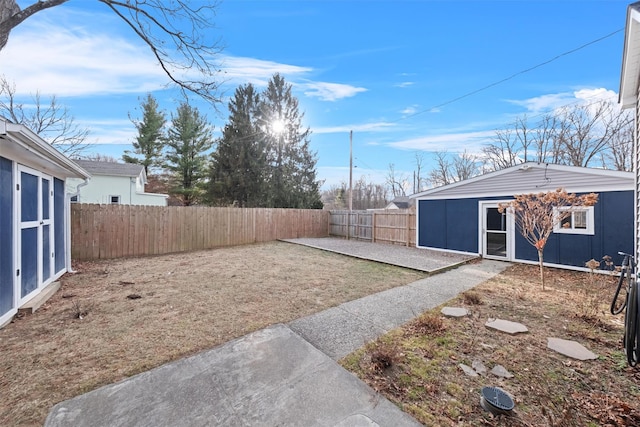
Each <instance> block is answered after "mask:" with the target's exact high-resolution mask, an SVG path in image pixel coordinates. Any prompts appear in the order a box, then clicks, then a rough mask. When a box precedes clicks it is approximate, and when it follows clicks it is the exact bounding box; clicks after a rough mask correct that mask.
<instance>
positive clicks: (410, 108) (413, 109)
mask: <svg viewBox="0 0 640 427" xmlns="http://www.w3.org/2000/svg"><path fill="white" fill-rule="evenodd" d="M417 112H418V106H417V105H410V106H408V107H407V108H405V109H404V110H402V111H400V113H402V114H403V115H405V116H408V115H411V114H415V113H417Z"/></svg>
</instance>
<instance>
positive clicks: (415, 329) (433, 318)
mask: <svg viewBox="0 0 640 427" xmlns="http://www.w3.org/2000/svg"><path fill="white" fill-rule="evenodd" d="M446 329H447V327H446V325H445V323H444V321H443V320H442V316H440V315H438V314H434V313H424V314H423V315H421V316H419V317H417V318H415V319H414V320H413V321H412V322H411V323H410V324H409V330H410V331H412V333H414V334H417V335H434V334H439V333H441V332H443V331H445V330H446Z"/></svg>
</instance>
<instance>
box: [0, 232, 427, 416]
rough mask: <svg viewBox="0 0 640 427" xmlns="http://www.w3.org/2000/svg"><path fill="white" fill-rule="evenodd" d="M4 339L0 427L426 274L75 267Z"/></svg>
mask: <svg viewBox="0 0 640 427" xmlns="http://www.w3.org/2000/svg"><path fill="white" fill-rule="evenodd" d="M74 268H75V269H76V270H77V271H78V273H76V274H68V275H65V276H64V277H63V278H62V279H61V282H62V288H61V290H60V291H59V292H58V293H57V294H56V295H55V296H54V297H53V298H51V299H50V300H49V301H48V302H47V303H46V304H45V305H44V306H43V307H42V308H40V309H39V310H38V311H37V312H36V313H35V314H33V315H31V316H27V317H23V318H18V319H16V320H14V322H13V323H11V324H9V325H7V326H6V327H5V328H3V329H0V348H1V349H2V351H0V395H1V396H2V399H0V425H1V426H15V425H42V424H43V422H44V420H45V418H46V416H47V413H48V412H49V409H50V408H51V407H52V406H53V405H54V404H56V403H57V402H60V401H62V400H65V399H68V398H71V397H73V396H77V395H79V394H82V393H84V392H87V391H90V390H93V389H95V388H97V387H99V386H102V385H104V384H109V383H113V382H115V381H118V380H121V379H123V378H126V377H128V376H131V375H134V374H137V373H139V372H142V371H146V370H148V369H151V368H153V367H156V366H159V365H161V364H163V363H166V362H169V361H172V360H176V359H178V358H181V357H184V356H188V355H191V354H194V353H196V352H199V351H202V350H204V349H208V348H211V347H214V346H216V345H219V344H221V343H224V342H226V341H229V340H231V339H233V338H236V337H240V336H242V335H245V334H247V333H248V332H251V331H254V330H257V329H260V328H263V327H265V326H268V325H271V324H274V323H280V322H288V321H291V320H293V319H296V318H299V317H302V316H306V315H309V314H312V313H315V312H317V311H320V310H323V309H326V308H329V307H331V306H335V305H338V304H340V303H342V302H345V301H349V300H352V299H356V298H359V297H362V296H365V295H369V294H371V293H374V292H379V291H382V290H385V289H389V288H392V287H395V286H399V285H405V284H407V283H410V282H412V281H415V280H418V279H420V278H422V277H424V275H423V274H420V273H417V272H414V271H411V270H406V269H401V268H397V267H392V266H388V265H383V264H378V263H374V262H368V261H362V260H357V259H354V258H349V257H345V256H341V255H336V254H332V253H329V252H325V251H321V250H317V249H311V248H307V247H303V246H298V245H293V244H289V243H281V242H273V243H267V244H258V245H250V246H240V247H233V248H225V249H217V250H210V251H202V252H193V253H187V254H177V255H166V256H158V257H148V258H137V259H125V260H115V261H106V262H95V263H83V264H77V265H75V266H74Z"/></svg>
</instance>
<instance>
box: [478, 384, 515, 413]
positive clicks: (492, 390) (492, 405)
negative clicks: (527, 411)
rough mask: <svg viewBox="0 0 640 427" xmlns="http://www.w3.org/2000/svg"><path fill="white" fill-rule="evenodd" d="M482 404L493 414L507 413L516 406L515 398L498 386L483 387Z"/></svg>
mask: <svg viewBox="0 0 640 427" xmlns="http://www.w3.org/2000/svg"><path fill="white" fill-rule="evenodd" d="M480 405H481V406H482V407H483V408H484V409H485V410H487V411H489V412H491V413H493V414H506V413H508V412H509V411H511V410H512V409H513V407H514V406H515V404H514V403H513V399H512V398H511V397H510V396H509V395H508V394H507V393H506V392H505V391H504V390H502V389H501V388H498V387H482V397H481V399H480Z"/></svg>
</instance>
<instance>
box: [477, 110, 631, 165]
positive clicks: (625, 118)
mask: <svg viewBox="0 0 640 427" xmlns="http://www.w3.org/2000/svg"><path fill="white" fill-rule="evenodd" d="M630 121H632V118H631V116H630V114H629V112H628V111H622V110H621V109H620V107H619V106H618V105H617V104H615V103H613V102H611V101H602V100H600V101H597V102H593V103H591V104H582V105H571V106H566V107H563V108H561V109H559V110H557V111H556V112H554V113H551V114H546V115H544V116H542V117H541V119H540V120H539V121H538V122H537V123H536V125H535V126H534V127H533V128H530V127H529V125H528V124H527V120H526V117H525V118H523V119H516V121H515V123H514V124H513V125H512V126H510V127H509V128H508V129H502V130H497V131H496V135H495V137H494V139H493V142H492V143H490V144H488V145H486V146H485V147H483V149H482V151H483V154H484V161H485V165H486V169H487V170H499V169H505V168H508V167H511V166H515V165H516V164H518V163H520V162H522V161H532V160H533V161H537V162H544V163H554V164H564V165H572V166H582V167H588V166H590V165H593V163H594V162H595V161H597V160H600V161H601V162H602V164H603V166H604V167H606V168H615V169H620V168H622V167H626V166H623V164H624V161H623V160H624V159H623V158H621V156H623V157H624V154H625V153H624V152H622V151H620V150H624V149H625V148H626V147H625V146H624V145H621V144H622V142H623V141H626V140H627V139H626V138H628V129H627V128H628V126H629V123H630ZM532 149H535V155H533V156H532V155H530V152H531V151H532ZM614 150H616V152H615V153H614V152H613V151H614ZM628 153H630V151H629V152H628ZM628 153H627V154H628ZM621 162H622V163H621Z"/></svg>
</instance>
